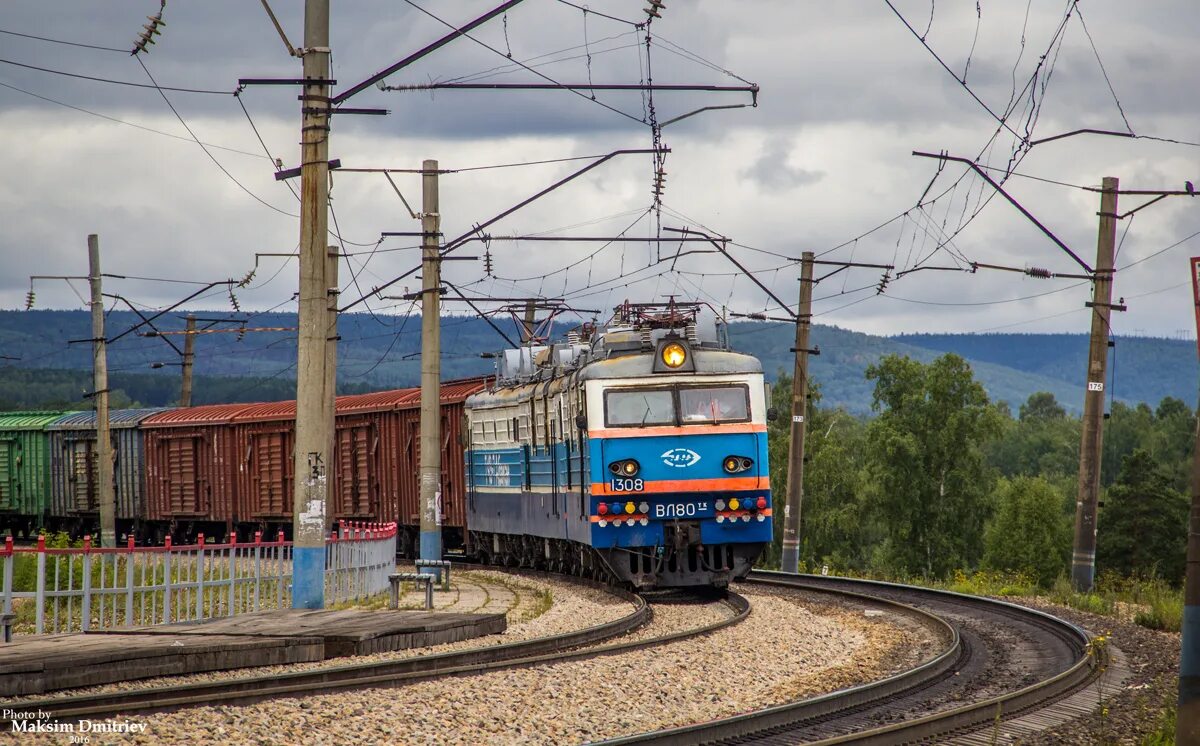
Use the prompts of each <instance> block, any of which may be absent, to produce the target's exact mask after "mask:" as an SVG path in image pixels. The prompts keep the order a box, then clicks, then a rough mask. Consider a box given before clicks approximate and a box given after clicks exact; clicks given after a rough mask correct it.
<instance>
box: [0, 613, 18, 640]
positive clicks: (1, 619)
mask: <svg viewBox="0 0 1200 746" xmlns="http://www.w3.org/2000/svg"><path fill="white" fill-rule="evenodd" d="M16 618H17V615H16V614H0V628H2V629H3V631H4V638H3V639H4V642H12V625H13V620H14V619H16Z"/></svg>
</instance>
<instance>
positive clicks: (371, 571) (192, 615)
mask: <svg viewBox="0 0 1200 746" xmlns="http://www.w3.org/2000/svg"><path fill="white" fill-rule="evenodd" d="M395 547H396V525H395V524H394V523H392V524H378V523H342V524H341V525H340V527H339V530H336V531H334V532H333V533H332V534H331V535H330V538H329V541H328V542H327V543H326V548H325V602H326V605H331V604H338V603H345V602H348V601H354V600H362V599H366V598H369V597H370V596H374V595H376V594H379V593H383V592H384V591H386V590H387V588H388V574H389V573H390V572H392V570H393V569H394V566H395ZM0 561H2V563H3V564H2V575H0V603H2V606H0V611H2V612H3V613H4V614H14V615H15V621H14V629H15V631H16V632H18V633H21V632H33V633H36V634H42V633H46V632H50V633H56V632H79V631H82V632H86V631H88V630H96V629H113V628H118V627H120V628H130V627H140V626H148V625H153V624H169V623H172V622H186V621H198V620H203V619H212V618H215V617H223V616H232V615H234V614H244V613H247V612H252V611H262V610H266V609H282V608H287V607H288V606H290V605H291V584H292V542H290V541H285V540H284V538H283V532H282V531H281V532H279V534H278V535H277V536H276V537H275V540H274V541H263V538H262V536H261V534H255V537H254V541H252V542H236V541H234V542H230V543H228V544H206V543H205V541H204V536H203V534H201V535H200V536H198V537H197V541H196V543H195V544H187V545H182V546H173V545H172V544H171V540H170V539H169V538H168V539H167V541H166V543H165V544H164V545H163V546H161V547H138V546H134V544H133V540H132V539H130V540H129V543H128V545H126V546H124V547H117V548H100V547H96V546H93V545H92V543H91V537H85V538H84V541H83V546H82V547H77V548H54V547H47V546H46V541H45V537H39V538H38V541H37V545H36V546H31V547H23V546H14V545H13V541H12V537H6V539H5V542H4V545H3V547H2V548H0ZM18 587H20V588H22V589H23V590H17V588H18Z"/></svg>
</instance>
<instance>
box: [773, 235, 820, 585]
mask: <svg viewBox="0 0 1200 746" xmlns="http://www.w3.org/2000/svg"><path fill="white" fill-rule="evenodd" d="M814 259H815V256H814V255H813V252H811V251H806V252H804V253H803V254H802V255H801V259H800V306H799V308H797V309H796V345H795V347H794V348H793V349H792V351H793V352H794V353H795V355H796V357H795V366H794V367H793V369H792V438H791V442H790V443H789V445H788V473H787V502H786V503H785V504H784V507H783V556H782V557H781V560H780V569H781V570H783V571H784V572H798V571H799V567H800V509H801V505H802V504H803V502H804V430H805V426H806V425H807V422H806V420H807V419H808V352H809V349H808V334H809V331H810V328H811V327H812V289H813V260H814Z"/></svg>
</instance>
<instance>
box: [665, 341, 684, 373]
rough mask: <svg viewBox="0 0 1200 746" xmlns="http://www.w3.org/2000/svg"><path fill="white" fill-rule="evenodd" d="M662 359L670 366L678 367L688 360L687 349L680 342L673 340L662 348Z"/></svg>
mask: <svg viewBox="0 0 1200 746" xmlns="http://www.w3.org/2000/svg"><path fill="white" fill-rule="evenodd" d="M662 361H663V365H665V366H667V367H668V368H678V367H679V366H681V365H683V364H684V363H685V362H687V350H686V349H684V346H683V345H681V344H679V343H678V342H672V343H671V344H669V345H667V346H665V347H663V348H662Z"/></svg>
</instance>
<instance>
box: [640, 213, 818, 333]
mask: <svg viewBox="0 0 1200 746" xmlns="http://www.w3.org/2000/svg"><path fill="white" fill-rule="evenodd" d="M663 230H665V231H671V232H672V233H683V234H688V233H691V234H693V235H697V236H704V237H705V238H707V239H708V242H709V243H711V244H712V245H713V246H714V247H716V249H717V251H719V252H721V253H722V254H724V255H725V258H726V259H728V260H729V261H730V262H732V263H733V266H735V267H737V268H738V269H739V270H740V271H741V272H742V274H744V275H746V276H747V277H749V278H750V281H751V282H753V283H754V284H755V285H757V286H758V287H759V289H760V290H762V291H763V292H764V293H766V294H767V295H768V296H769V297H770V298H771V300H773V301H775V303H777V304H778V305H779V307H780V308H782V309H783V310H784V311H786V312H787V313H788V314H789V315H791V317H792V320H796V319H797V318H798V317H797V316H796V314H794V313H792V309H791V308H790V307H789V306H788V304H787V303H785V302H784V301H782V300H781V299H780V298H779V296H777V295H775V293H774V292H772V291H771V289H770V288H769V287H767V286H766V285H764V284H762V283H761V282H759V280H758V278H757V277H755V276H754V273H752V272H751V271H750V270H748V269H746V268H745V267H743V266H742V263H741V262H739V261H738V260H737V259H734V258H733V255H732V254H730V253H729V252H728V251H727V250H726V249H725V246H724V241H723V240H721V241H718V240H717V239H716V238H715V237H713V236H710V235H708V234H707V233H705V232H704V231H698V230H694V229H692V228H663Z"/></svg>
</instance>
